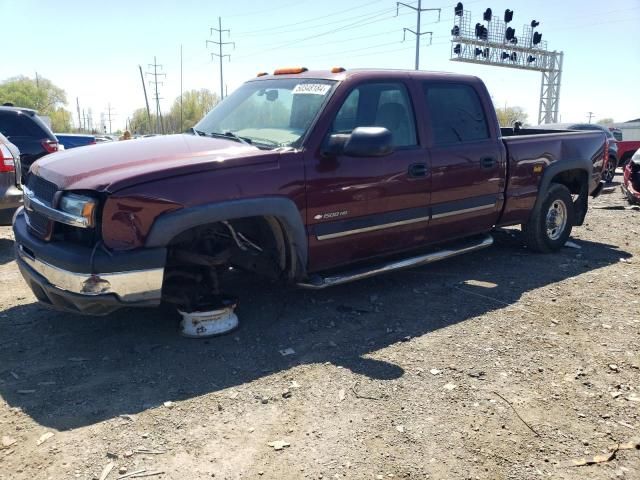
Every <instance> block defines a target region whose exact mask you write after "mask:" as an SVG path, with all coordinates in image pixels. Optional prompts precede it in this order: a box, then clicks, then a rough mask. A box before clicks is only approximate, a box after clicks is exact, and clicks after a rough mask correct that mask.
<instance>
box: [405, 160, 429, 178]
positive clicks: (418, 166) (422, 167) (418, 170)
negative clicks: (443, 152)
mask: <svg viewBox="0 0 640 480" xmlns="http://www.w3.org/2000/svg"><path fill="white" fill-rule="evenodd" d="M409 176H410V177H412V178H416V177H426V176H427V164H426V163H414V164H413V165H409Z"/></svg>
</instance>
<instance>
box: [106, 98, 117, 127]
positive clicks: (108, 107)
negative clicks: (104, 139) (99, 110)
mask: <svg viewBox="0 0 640 480" xmlns="http://www.w3.org/2000/svg"><path fill="white" fill-rule="evenodd" d="M107 116H108V117H109V133H111V132H112V130H111V102H109V103H108V104H107ZM114 116H115V115H114Z"/></svg>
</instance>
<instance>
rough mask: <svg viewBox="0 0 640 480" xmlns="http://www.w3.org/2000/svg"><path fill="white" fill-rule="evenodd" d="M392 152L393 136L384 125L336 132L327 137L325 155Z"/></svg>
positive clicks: (381, 155)
mask: <svg viewBox="0 0 640 480" xmlns="http://www.w3.org/2000/svg"><path fill="white" fill-rule="evenodd" d="M392 152H393V137H392V135H391V132H390V131H389V130H388V129H386V128H384V127H357V128H355V129H354V130H353V132H351V134H344V133H336V134H333V135H331V136H329V138H328V139H327V143H326V147H325V148H324V152H323V153H324V154H325V155H327V156H336V155H347V156H349V157H384V156H385V155H389V154H390V153H392Z"/></svg>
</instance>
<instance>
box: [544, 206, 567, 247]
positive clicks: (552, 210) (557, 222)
mask: <svg viewBox="0 0 640 480" xmlns="http://www.w3.org/2000/svg"><path fill="white" fill-rule="evenodd" d="M566 226H567V205H566V204H565V203H564V202H563V201H562V200H554V201H553V203H552V204H551V206H550V207H549V211H548V212H547V237H549V239H550V240H558V239H559V238H560V237H561V236H562V234H563V233H564V230H565V227H566Z"/></svg>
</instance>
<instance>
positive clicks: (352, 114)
mask: <svg viewBox="0 0 640 480" xmlns="http://www.w3.org/2000/svg"><path fill="white" fill-rule="evenodd" d="M373 126H376V127H385V128H386V129H388V130H389V131H390V132H391V135H392V138H393V146H394V147H396V148H397V147H412V146H415V145H417V139H416V126H415V117H414V114H413V108H412V105H411V101H410V100H409V95H408V93H407V90H406V88H405V87H404V85H402V84H401V83H369V84H365V85H361V86H359V87H357V88H355V89H354V90H352V91H351V93H350V94H349V95H348V96H347V98H346V100H345V101H344V103H343V104H342V106H341V107H340V110H339V111H338V113H337V114H336V117H335V119H334V121H333V126H332V129H331V133H351V132H352V131H353V130H354V129H355V128H357V127H373Z"/></svg>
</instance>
